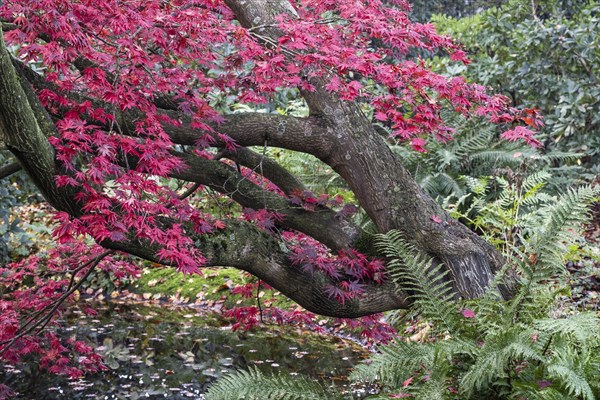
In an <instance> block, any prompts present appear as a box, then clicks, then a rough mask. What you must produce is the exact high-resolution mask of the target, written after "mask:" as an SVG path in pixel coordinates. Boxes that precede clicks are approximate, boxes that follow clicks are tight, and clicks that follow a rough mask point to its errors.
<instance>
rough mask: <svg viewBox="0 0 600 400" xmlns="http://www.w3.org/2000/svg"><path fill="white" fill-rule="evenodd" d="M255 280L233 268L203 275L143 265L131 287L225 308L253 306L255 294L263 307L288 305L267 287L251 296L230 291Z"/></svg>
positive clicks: (141, 292) (281, 297)
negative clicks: (216, 303) (245, 296)
mask: <svg viewBox="0 0 600 400" xmlns="http://www.w3.org/2000/svg"><path fill="white" fill-rule="evenodd" d="M254 282H256V278H254V277H251V276H249V275H248V274H246V273H244V272H242V271H239V270H237V269H235V268H220V269H213V270H205V271H203V273H202V275H185V274H183V273H181V272H178V271H176V270H175V269H173V268H162V267H158V268H154V267H146V268H144V269H143V272H142V276H141V277H140V278H139V279H137V280H136V281H135V282H133V283H132V285H131V287H130V290H131V291H133V292H136V293H139V294H146V293H148V294H150V295H152V297H154V298H156V297H158V296H160V297H164V298H169V299H173V300H177V301H178V302H182V303H196V304H202V303H210V302H223V303H224V306H225V308H231V307H234V306H242V305H256V302H257V297H258V299H260V301H261V303H263V305H265V306H269V305H274V306H278V307H285V306H289V305H291V304H292V303H291V301H289V300H288V299H287V298H285V296H283V295H281V294H280V293H279V292H277V291H274V290H270V289H261V290H260V291H259V292H258V293H256V290H255V291H254V293H255V296H253V297H252V298H249V299H247V298H243V297H241V296H239V295H234V294H232V291H233V289H234V288H235V287H236V286H239V285H245V284H247V283H254Z"/></svg>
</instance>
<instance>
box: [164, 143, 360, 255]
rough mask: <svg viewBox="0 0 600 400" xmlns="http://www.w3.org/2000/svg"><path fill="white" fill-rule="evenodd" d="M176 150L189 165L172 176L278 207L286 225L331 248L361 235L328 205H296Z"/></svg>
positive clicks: (247, 202) (255, 204) (259, 205)
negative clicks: (311, 207) (307, 208)
mask: <svg viewBox="0 0 600 400" xmlns="http://www.w3.org/2000/svg"><path fill="white" fill-rule="evenodd" d="M173 154H174V155H176V156H177V157H179V158H180V159H181V160H183V161H184V162H185V164H186V165H187V168H185V169H183V170H181V171H172V172H171V173H170V176H171V177H173V178H176V179H182V180H186V181H190V182H196V183H200V184H202V185H206V186H209V187H210V188H212V189H214V190H216V191H218V192H220V193H223V194H227V195H229V196H231V198H232V199H233V200H235V201H236V202H237V203H239V204H240V205H242V206H243V207H249V208H253V209H263V208H264V209H266V210H270V211H275V212H277V213H278V214H280V215H281V216H282V217H283V221H282V224H283V225H284V226H286V227H287V228H290V229H294V230H297V231H300V232H303V233H305V234H307V235H309V236H311V237H313V238H315V239H317V240H318V241H320V242H321V243H323V244H325V245H326V246H328V247H329V248H331V249H332V250H341V249H347V248H349V247H351V246H352V244H354V243H355V242H356V241H357V240H358V239H359V237H360V235H361V231H360V229H358V228H357V227H356V226H355V225H353V224H352V223H350V222H348V221H346V220H344V219H343V218H340V217H339V216H338V215H337V213H336V212H335V211H333V210H331V209H329V208H326V207H318V208H317V209H316V210H315V211H311V210H306V209H304V208H302V207H299V206H293V205H292V204H290V203H289V201H288V200H287V199H285V198H284V197H281V196H279V195H277V194H275V193H273V192H269V191H267V190H265V189H263V188H261V187H260V186H258V185H256V184H255V183H253V182H251V181H250V180H249V179H248V178H246V177H244V176H242V175H241V174H239V173H238V171H236V170H235V169H233V168H231V167H229V166H227V165H225V164H223V163H221V162H218V161H216V160H207V159H205V158H201V157H197V156H194V155H191V154H185V153H180V152H173Z"/></svg>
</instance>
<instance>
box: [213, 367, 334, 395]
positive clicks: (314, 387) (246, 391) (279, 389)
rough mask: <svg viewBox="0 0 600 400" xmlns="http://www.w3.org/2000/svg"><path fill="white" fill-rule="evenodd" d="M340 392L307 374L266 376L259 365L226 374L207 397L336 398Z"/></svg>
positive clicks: (214, 385)
mask: <svg viewBox="0 0 600 400" xmlns="http://www.w3.org/2000/svg"><path fill="white" fill-rule="evenodd" d="M340 398H341V397H340V395H339V394H338V393H337V392H335V391H333V390H331V389H329V388H325V387H323V386H322V385H320V384H319V383H317V382H315V381H313V380H309V379H307V378H305V377H299V376H289V375H276V376H266V375H264V374H263V373H262V372H260V371H259V370H258V369H257V368H254V369H250V370H248V371H243V370H240V371H236V372H233V373H231V374H229V375H225V376H224V377H222V378H221V379H219V380H218V381H217V382H216V383H215V384H213V385H212V386H211V387H210V388H209V389H208V392H207V394H206V400H231V399H245V400H334V399H340Z"/></svg>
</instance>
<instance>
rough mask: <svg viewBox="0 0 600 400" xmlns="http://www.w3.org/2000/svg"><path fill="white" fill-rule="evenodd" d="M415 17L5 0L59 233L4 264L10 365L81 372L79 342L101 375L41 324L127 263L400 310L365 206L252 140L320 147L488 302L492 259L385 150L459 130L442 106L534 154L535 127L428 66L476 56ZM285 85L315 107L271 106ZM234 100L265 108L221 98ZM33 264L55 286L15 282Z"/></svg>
mask: <svg viewBox="0 0 600 400" xmlns="http://www.w3.org/2000/svg"><path fill="white" fill-rule="evenodd" d="M392 3H393V4H392ZM408 9H409V5H408V4H407V2H406V1H404V0H398V1H395V2H386V3H385V4H383V3H382V2H381V1H378V0H369V1H366V0H357V1H346V0H342V1H339V0H336V1H333V0H325V1H324V0H301V1H294V2H288V1H287V0H270V1H265V0H244V1H241V0H224V1H221V0H198V1H189V0H169V1H163V0H160V1H159V0H128V1H115V2H98V1H95V0H94V1H92V0H5V1H4V2H1V3H0V18H1V21H2V25H1V27H2V29H1V30H0V32H1V33H2V34H0V94H1V95H0V140H1V141H2V142H3V143H4V145H5V146H6V148H7V149H8V150H10V152H11V153H12V154H13V155H14V157H15V158H16V159H17V160H18V162H19V163H20V165H21V166H22V168H23V169H24V170H25V171H26V172H27V173H28V175H29V176H30V178H31V179H32V180H33V182H35V184H36V185H37V187H38V188H39V190H40V191H41V193H42V194H43V195H44V197H45V198H46V200H47V201H48V203H50V204H51V205H52V206H53V207H54V208H55V209H56V214H55V218H56V221H57V224H58V225H57V228H56V229H55V231H54V238H55V240H56V242H57V247H56V249H55V250H54V251H52V252H51V253H50V254H48V255H46V256H45V258H43V259H41V258H38V257H31V258H28V259H26V260H23V261H21V262H20V263H18V264H14V265H9V266H6V267H4V268H2V273H3V275H2V276H3V278H2V279H3V284H4V285H9V284H10V285H12V286H10V288H11V289H10V290H7V291H5V292H4V293H3V297H2V299H1V300H0V305H1V307H0V308H1V309H2V320H1V321H0V343H1V345H0V352H1V353H2V357H3V358H4V359H7V360H17V359H18V358H19V357H20V356H22V355H23V354H28V353H31V352H40V351H41V350H40V347H43V346H45V351H46V352H45V353H44V354H46V356H47V357H48V359H47V364H48V365H49V366H50V368H54V369H56V370H57V371H58V372H64V373H69V374H71V375H77V374H78V373H80V371H81V369H77V368H76V369H68V368H72V367H71V366H70V365H71V364H70V362H69V359H68V357H67V356H65V355H64V354H66V353H67V352H68V351H71V352H74V353H75V354H79V355H81V356H82V357H83V358H81V357H80V360H81V359H83V360H84V362H80V363H79V365H80V367H81V366H83V369H84V370H85V369H86V368H88V369H94V368H97V364H96V363H94V361H95V360H94V356H93V354H92V353H91V352H90V349H89V348H87V347H85V345H83V344H81V343H78V342H73V343H69V344H65V343H60V342H58V341H57V340H56V338H54V337H52V336H51V334H47V335H49V336H47V337H46V338H45V339H44V340H43V341H36V340H35V339H34V336H35V335H36V333H38V332H39V328H40V325H39V324H37V325H35V324H34V322H33V321H39V320H40V319H42V320H44V318H45V320H44V322H43V325H45V324H47V323H48V322H49V321H50V320H51V318H52V315H53V313H54V312H55V311H57V310H58V307H57V306H58V305H59V303H61V302H62V301H63V300H64V299H65V298H66V297H68V295H69V294H71V293H72V292H73V291H74V290H75V289H76V288H77V287H78V286H77V285H78V284H79V283H80V282H82V280H83V279H84V278H85V277H86V276H87V275H86V274H90V273H93V271H94V270H95V269H106V270H109V271H110V272H112V273H113V274H114V275H115V276H116V277H120V276H124V275H127V274H129V275H135V274H136V273H137V271H136V267H135V265H133V264H130V263H128V262H127V257H126V256H134V257H137V258H142V259H146V260H151V261H153V262H156V263H161V264H164V265H169V266H172V267H175V268H177V269H178V270H180V271H183V272H185V273H200V270H201V268H211V267H219V266H231V267H236V268H239V269H241V270H244V271H247V272H249V273H251V274H252V275H255V276H256V277H258V278H260V279H261V280H262V281H264V282H265V283H266V284H268V285H271V286H272V287H274V288H275V289H277V290H279V291H280V292H282V293H283V294H285V295H286V296H288V297H289V298H290V299H292V300H294V301H296V302H297V303H298V304H300V305H302V306H303V307H304V308H306V309H307V310H309V311H311V312H314V313H318V314H322V315H328V316H335V317H340V318H355V317H360V316H368V315H372V314H375V313H378V312H382V311H385V310H390V309H396V308H403V307H406V306H408V304H409V302H408V301H407V297H406V295H405V294H404V293H401V292H398V290H397V289H396V287H395V286H394V285H393V283H391V282H390V281H389V280H386V273H385V263H384V260H381V259H378V258H376V257H373V256H374V252H373V250H372V246H371V238H370V236H369V235H368V234H367V233H365V232H363V231H362V230H361V228H360V227H359V226H358V225H356V224H354V223H353V222H352V220H351V218H350V216H351V214H352V213H353V212H355V211H356V209H355V208H354V207H352V206H349V205H346V206H344V205H343V204H341V202H340V200H339V199H335V198H333V199H332V198H329V197H327V196H324V195H322V194H321V193H311V192H309V191H308V190H307V189H306V188H305V186H304V184H303V183H302V181H301V180H299V179H298V178H297V177H295V176H293V175H292V174H291V173H289V172H288V171H287V170H286V169H284V168H283V167H282V166H281V165H279V164H278V163H277V162H276V161H275V160H273V159H270V158H268V157H266V156H265V154H264V152H260V151H259V152H257V151H256V150H253V149H252V148H250V147H251V146H261V147H264V148H266V147H279V148H284V149H289V150H295V151H299V152H302V153H307V154H311V155H313V156H315V157H317V158H318V159H320V160H321V161H322V162H323V163H325V164H327V165H329V166H330V167H331V168H333V170H334V171H335V172H336V173H338V174H339V175H340V176H341V177H342V178H343V179H344V180H345V182H346V183H347V185H348V187H349V188H350V190H352V192H353V193H354V196H355V198H356V200H357V202H358V204H359V206H360V207H361V208H362V210H364V212H365V213H366V215H368V217H369V218H370V220H371V221H372V222H373V224H374V225H375V226H376V228H377V230H378V231H379V232H386V231H389V230H391V229H397V230H399V231H401V232H403V233H404V234H405V236H406V238H407V239H408V240H410V241H411V242H412V244H413V245H415V246H417V247H418V248H419V249H420V250H422V251H424V252H426V253H428V254H430V255H431V256H432V257H434V258H435V259H436V260H437V261H438V262H441V263H444V265H446V266H447V268H448V270H449V275H448V276H449V277H450V278H451V279H452V281H453V288H454V290H455V292H456V294H457V296H461V297H464V298H474V297H477V296H479V295H481V294H482V293H483V292H484V290H485V289H486V288H487V286H488V285H489V284H490V282H491V279H492V276H493V274H494V272H495V271H497V270H498V269H499V268H500V267H501V266H502V264H503V259H502V257H501V255H500V254H498V253H497V252H496V250H495V249H494V248H493V247H492V246H491V245H489V244H488V243H486V242H485V241H484V240H483V239H481V238H480V237H479V236H477V235H476V234H474V233H472V232H471V231H469V230H468V229H467V228H466V227H464V226H463V225H461V224H460V223H458V222H456V221H454V220H452V219H451V218H450V216H449V215H448V214H447V213H446V212H445V211H444V210H443V209H442V208H441V207H440V206H439V205H438V204H437V203H436V202H435V201H434V200H433V199H431V198H430V197H429V196H428V195H427V194H425V193H424V192H423V191H422V190H421V189H420V188H419V186H418V185H417V184H416V183H415V182H414V181H413V179H412V178H411V177H410V175H409V173H408V172H407V171H406V170H405V169H404V168H403V166H402V160H401V159H400V158H399V157H398V156H397V155H395V154H394V153H393V152H392V151H391V150H390V148H389V144H390V143H394V142H396V141H401V142H408V143H410V144H411V145H412V147H413V148H414V149H415V151H426V149H427V142H428V141H431V140H439V141H448V140H452V135H453V130H452V128H451V127H448V126H445V125H444V121H443V120H442V118H441V117H440V111H441V110H442V109H443V108H451V109H453V110H455V111H456V112H459V113H462V114H465V115H468V116H470V115H478V116H486V117H488V118H489V119H490V120H492V121H494V122H497V123H503V124H507V132H506V134H505V138H506V139H507V140H516V139H524V140H526V141H527V142H529V143H530V144H532V145H534V146H535V145H537V141H536V140H535V138H533V136H532V131H530V130H529V129H528V128H525V127H523V126H519V125H517V124H516V123H517V122H518V121H519V120H523V121H524V122H525V123H526V124H528V125H532V126H535V125H536V124H537V123H538V122H537V119H535V120H532V119H531V117H530V114H527V113H525V114H524V115H523V116H521V114H520V113H519V112H517V110H512V109H510V108H509V107H508V106H507V102H506V99H504V98H502V97H500V96H493V95H490V94H488V93H486V90H485V89H484V88H483V87H481V86H478V85H476V84H472V83H468V82H466V81H465V79H463V78H447V77H444V76H441V75H438V74H435V73H433V72H431V71H430V70H428V68H427V66H426V62H425V61H424V60H422V59H421V58H419V56H418V55H419V54H424V53H428V52H429V53H431V52H446V53H448V54H449V55H450V57H451V58H452V60H454V61H455V62H463V63H467V62H468V60H467V59H466V57H465V54H464V52H463V51H461V49H460V47H459V46H457V45H456V44H455V43H454V42H453V41H452V40H451V39H450V38H448V37H443V36H440V35H438V34H436V32H435V30H434V28H433V26H432V25H430V24H419V23H413V22H411V21H410V20H409V19H408V17H407V11H408ZM284 89H287V90H290V89H291V90H293V92H294V93H296V95H297V96H298V97H299V98H302V99H303V100H304V101H305V103H306V105H307V107H308V110H309V114H308V116H306V117H293V116H289V115H284V114H281V113H269V112H267V111H268V110H269V109H270V108H269V107H268V106H269V104H271V103H272V102H273V101H275V99H281V97H282V90H284ZM223 97H227V98H228V99H229V100H230V101H231V102H235V103H237V104H243V105H246V106H247V107H245V109H247V110H254V111H252V112H235V110H234V109H224V108H223V107H217V104H218V99H220V98H223ZM375 122H378V123H380V124H382V125H385V126H386V127H388V128H389V135H388V134H382V133H381V131H380V130H377V129H375V126H374V123H375ZM182 182H185V183H187V187H186V186H185V185H182V184H181V183H182ZM214 192H217V193H219V194H220V195H222V196H226V197H229V198H230V199H231V200H232V202H234V203H235V204H237V205H239V208H237V209H236V208H235V207H233V208H231V209H230V210H229V211H225V212H224V213H223V214H222V215H219V216H216V215H211V214H210V213H209V212H208V209H206V208H204V207H203V205H204V204H205V202H203V199H204V198H205V197H206V196H207V195H208V194H210V193H214ZM240 211H241V212H240ZM92 242H93V243H95V244H93V245H92V244H91V243H92ZM40 269H42V270H44V271H48V272H49V273H52V274H53V275H54V276H59V278H56V279H50V280H45V281H42V280H39V281H36V285H34V286H31V287H27V288H22V287H20V286H19V285H16V283H18V282H20V281H21V280H23V279H24V278H25V277H28V276H31V277H34V279H36V280H37V279H38V278H37V276H38V275H36V271H39V270H40ZM11 282H12V283H11ZM249 289H251V288H246V289H244V288H242V289H239V292H240V293H241V294H243V293H245V292H244V290H246V291H247V290H249ZM499 290H500V291H501V293H502V294H503V295H505V296H508V295H509V293H510V289H509V288H508V287H507V286H505V285H501V286H500V287H499ZM239 313H240V315H238V317H240V318H243V316H242V315H241V314H243V313H245V314H244V315H253V313H254V314H255V313H256V310H246V311H239ZM275 314H276V315H275V316H274V317H275V318H279V319H282V320H283V319H292V320H293V319H294V318H300V317H298V315H296V314H285V313H284V312H283V311H281V312H280V311H277V312H276V313H275ZM369 323H371V322H369ZM32 327H34V329H32ZM69 346H71V347H72V349H69V348H68V347H69ZM46 356H45V357H46ZM65 358H66V359H65ZM61 368H62V369H61ZM73 368H74V367H73Z"/></svg>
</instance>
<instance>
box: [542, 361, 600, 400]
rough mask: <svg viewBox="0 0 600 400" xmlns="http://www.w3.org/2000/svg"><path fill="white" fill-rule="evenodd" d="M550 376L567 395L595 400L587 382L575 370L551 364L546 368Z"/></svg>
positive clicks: (585, 399)
mask: <svg viewBox="0 0 600 400" xmlns="http://www.w3.org/2000/svg"><path fill="white" fill-rule="evenodd" d="M548 373H549V374H550V376H552V377H555V378H556V379H559V380H560V381H561V382H562V383H563V385H564V386H565V388H566V389H567V391H568V392H569V394H571V395H573V396H578V397H581V398H583V399H584V400H596V397H595V396H594V393H593V391H592V388H591V387H590V385H589V383H588V381H587V380H586V379H585V378H584V377H582V376H581V375H580V374H579V373H577V372H576V371H575V370H573V369H572V368H570V367H569V366H567V365H564V364H551V365H549V366H548Z"/></svg>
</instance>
